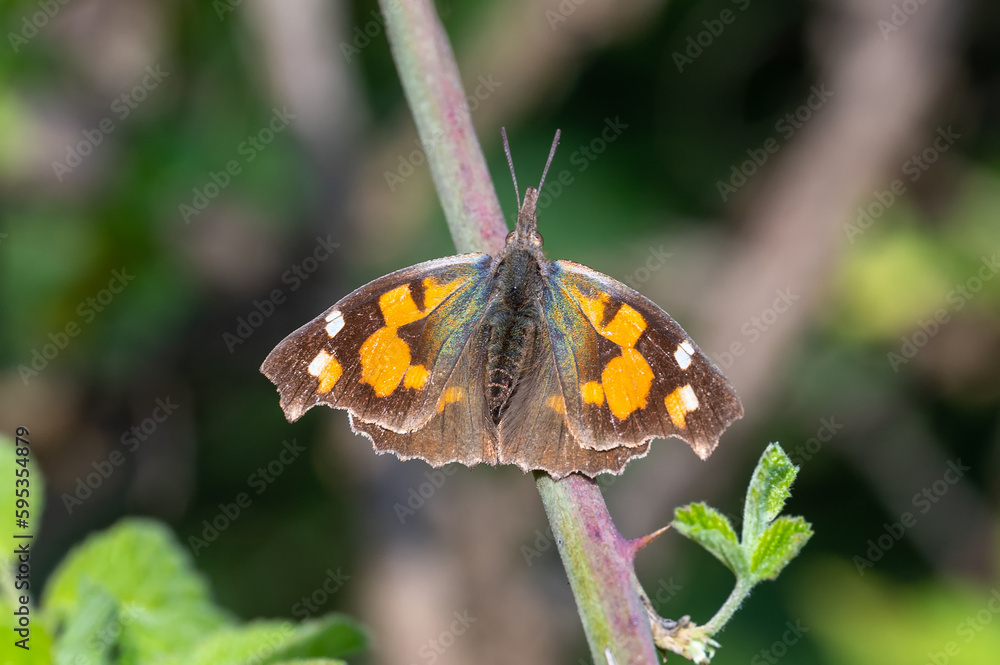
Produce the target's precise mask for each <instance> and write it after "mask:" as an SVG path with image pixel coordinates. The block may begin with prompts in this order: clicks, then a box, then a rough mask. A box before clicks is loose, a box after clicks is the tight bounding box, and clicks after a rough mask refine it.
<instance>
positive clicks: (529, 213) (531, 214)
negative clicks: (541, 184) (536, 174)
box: [507, 187, 543, 249]
mask: <svg viewBox="0 0 1000 665" xmlns="http://www.w3.org/2000/svg"><path fill="white" fill-rule="evenodd" d="M537 206H538V190H537V189H535V188H534V187H529V188H528V189H527V190H525V192H524V201H522V202H521V209H520V210H519V211H518V213H517V226H515V227H514V230H513V231H511V232H510V233H508V234H507V246H508V247H509V246H511V245H515V246H517V247H518V248H523V249H541V248H542V242H543V241H542V234H540V233H539V232H538V208H537Z"/></svg>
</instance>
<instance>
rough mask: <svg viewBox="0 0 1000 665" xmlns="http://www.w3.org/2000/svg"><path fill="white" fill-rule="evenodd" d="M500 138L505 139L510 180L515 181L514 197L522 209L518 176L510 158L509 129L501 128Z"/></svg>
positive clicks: (504, 150)
mask: <svg viewBox="0 0 1000 665" xmlns="http://www.w3.org/2000/svg"><path fill="white" fill-rule="evenodd" d="M500 136H502V137H503V152H504V154H505V155H507V166H509V167H510V179H511V180H513V181H514V196H516V197H517V207H518V208H520V207H521V193H520V192H519V191H518V190H517V176H516V175H514V160H513V159H511V156H510V144H509V143H508V142H507V128H506V127H501V128H500Z"/></svg>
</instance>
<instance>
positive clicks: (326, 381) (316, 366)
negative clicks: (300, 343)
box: [309, 351, 344, 393]
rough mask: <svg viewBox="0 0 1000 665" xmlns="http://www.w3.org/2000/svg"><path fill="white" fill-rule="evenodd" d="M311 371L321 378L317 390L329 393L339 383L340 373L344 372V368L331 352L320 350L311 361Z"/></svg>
mask: <svg viewBox="0 0 1000 665" xmlns="http://www.w3.org/2000/svg"><path fill="white" fill-rule="evenodd" d="M309 373H310V374H312V375H313V376H315V377H316V378H317V379H319V387H318V388H317V390H318V391H319V392H321V393H328V392H330V391H331V390H333V387H334V386H335V385H337V381H338V380H339V379H340V375H341V374H343V373H344V368H343V367H341V366H340V363H339V362H337V359H336V358H334V357H333V356H331V355H330V354H329V353H327V352H326V351H320V352H319V353H318V354H316V357H315V358H313V361H312V362H311V363H309Z"/></svg>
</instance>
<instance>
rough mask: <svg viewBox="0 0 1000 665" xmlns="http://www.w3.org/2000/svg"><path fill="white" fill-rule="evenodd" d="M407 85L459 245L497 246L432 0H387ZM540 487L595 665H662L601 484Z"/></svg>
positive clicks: (499, 228) (494, 209)
mask: <svg viewBox="0 0 1000 665" xmlns="http://www.w3.org/2000/svg"><path fill="white" fill-rule="evenodd" d="M379 5H380V7H381V9H382V14H383V16H384V17H385V19H386V21H385V24H386V35H387V37H388V39H389V47H390V49H391V51H392V55H393V59H394V60H395V62H396V67H397V68H398V70H399V77H400V80H401V82H402V84H403V92H404V93H405V95H406V99H407V101H408V102H409V105H410V109H411V111H412V112H413V118H414V121H415V122H416V125H417V133H418V134H419V135H420V139H421V141H422V142H423V145H424V147H425V149H426V151H427V162H428V164H429V165H430V170H431V175H432V177H433V178H434V184H435V186H436V187H437V191H438V196H439V197H440V199H441V205H442V208H443V209H444V213H445V218H446V219H447V221H448V226H449V228H450V230H451V235H452V238H453V239H454V241H455V246H456V247H457V248H458V249H459V251H462V252H468V251H486V252H491V253H496V252H497V251H499V250H500V249H501V248H502V247H503V244H504V238H505V237H506V234H507V227H506V224H505V223H504V220H503V214H502V212H501V210H500V204H499V202H498V200H497V196H496V191H495V189H494V188H493V182H492V181H491V180H490V175H489V171H488V170H487V168H486V159H485V158H484V157H483V153H482V150H481V148H480V147H479V143H478V141H477V139H476V134H475V130H474V128H473V126H472V118H471V116H470V114H469V108H468V105H467V104H466V99H465V93H464V91H463V89H462V82H461V79H460V78H459V74H458V67H457V65H456V64H455V57H454V55H453V53H452V50H451V46H450V44H449V43H448V37H447V35H446V34H445V32H444V28H443V27H442V26H441V23H440V20H439V19H438V17H437V14H436V12H435V10H434V5H433V3H432V2H431V1H430V0H407V1H406V2H396V1H394V0H379ZM536 483H537V486H538V491H539V493H540V494H541V497H542V503H543V504H544V505H545V511H546V514H547V515H548V518H549V522H550V524H551V526H552V532H553V534H554V535H555V537H556V542H557V543H558V548H559V554H560V556H561V557H562V560H563V564H564V565H565V567H566V573H567V576H568V577H569V581H570V587H571V588H572V589H573V594H574V596H575V598H576V602H577V607H578V608H579V610H580V618H581V619H582V621H583V628H584V631H585V632H586V634H587V641H588V643H589V644H590V649H591V654H592V657H593V661H594V663H595V664H597V665H625V664H626V663H629V664H630V665H654V664H657V663H659V662H660V661H659V658H658V656H657V655H656V649H655V647H654V646H653V639H652V633H651V631H650V623H649V617H648V615H647V613H646V611H645V608H644V607H643V605H642V602H641V601H640V600H639V596H638V594H637V593H636V592H635V589H634V588H633V586H632V575H633V571H632V555H633V554H634V552H635V548H634V546H632V545H631V544H630V543H628V542H627V541H625V540H624V539H622V537H621V536H620V535H619V534H618V531H617V530H616V529H615V527H614V524H613V523H612V521H611V516H610V515H609V514H608V510H607V507H606V506H605V505H604V498H603V496H601V491H600V488H598V486H597V484H596V483H594V482H593V481H591V480H589V479H587V478H584V477H582V476H578V475H571V476H569V477H567V478H564V479H562V480H559V481H555V480H553V479H552V478H551V477H549V476H547V475H545V474H536Z"/></svg>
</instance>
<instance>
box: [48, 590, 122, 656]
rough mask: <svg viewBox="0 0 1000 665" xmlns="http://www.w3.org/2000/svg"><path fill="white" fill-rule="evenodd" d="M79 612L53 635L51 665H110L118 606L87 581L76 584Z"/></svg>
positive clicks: (107, 594)
mask: <svg viewBox="0 0 1000 665" xmlns="http://www.w3.org/2000/svg"><path fill="white" fill-rule="evenodd" d="M80 587H81V588H80V598H81V603H80V611H79V612H75V613H73V614H71V615H70V616H69V617H68V618H67V621H66V622H65V623H64V624H63V629H62V630H61V631H60V632H59V633H58V634H57V636H56V640H55V644H53V647H52V651H53V653H54V654H55V658H54V659H53V663H54V665H75V664H76V663H88V664H92V665H111V663H112V652H113V650H114V647H115V644H116V642H117V632H116V630H117V627H118V624H119V616H118V603H117V602H116V601H115V599H114V597H113V596H112V595H111V594H110V593H108V592H107V591H105V590H104V589H102V588H101V587H100V586H98V585H96V584H94V583H93V582H91V581H90V580H89V579H83V580H81V583H80Z"/></svg>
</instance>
